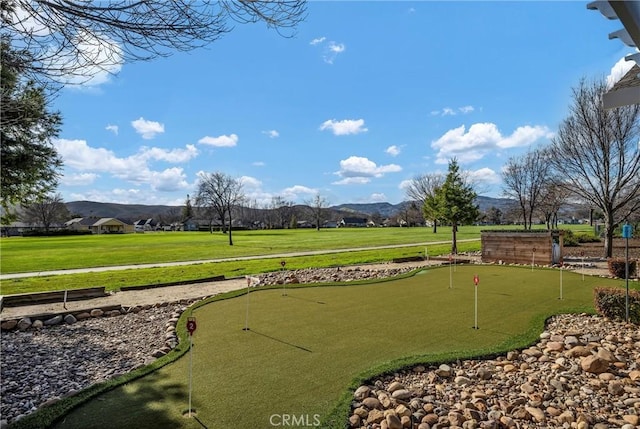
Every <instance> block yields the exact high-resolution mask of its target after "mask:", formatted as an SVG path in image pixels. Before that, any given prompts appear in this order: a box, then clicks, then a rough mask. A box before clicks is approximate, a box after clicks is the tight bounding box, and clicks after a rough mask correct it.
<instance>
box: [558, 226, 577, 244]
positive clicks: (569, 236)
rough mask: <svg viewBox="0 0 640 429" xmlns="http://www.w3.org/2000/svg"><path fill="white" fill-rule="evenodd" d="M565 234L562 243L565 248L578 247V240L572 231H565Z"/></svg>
mask: <svg viewBox="0 0 640 429" xmlns="http://www.w3.org/2000/svg"><path fill="white" fill-rule="evenodd" d="M563 232H564V234H563V235H562V243H563V245H564V247H575V246H577V245H578V240H577V238H576V236H575V234H574V233H573V231H572V230H570V229H564V230H563Z"/></svg>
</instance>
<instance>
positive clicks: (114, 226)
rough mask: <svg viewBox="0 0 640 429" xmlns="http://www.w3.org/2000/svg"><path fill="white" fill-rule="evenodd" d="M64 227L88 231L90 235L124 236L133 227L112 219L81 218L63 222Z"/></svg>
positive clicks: (131, 230)
mask: <svg viewBox="0 0 640 429" xmlns="http://www.w3.org/2000/svg"><path fill="white" fill-rule="evenodd" d="M65 227H66V228H67V229H70V230H73V231H89V232H91V233H92V234H124V233H128V232H133V230H134V229H133V228H134V226H133V225H130V224H128V223H126V222H123V221H121V220H120V219H116V218H113V217H103V218H97V217H82V218H75V219H71V220H70V221H67V222H65Z"/></svg>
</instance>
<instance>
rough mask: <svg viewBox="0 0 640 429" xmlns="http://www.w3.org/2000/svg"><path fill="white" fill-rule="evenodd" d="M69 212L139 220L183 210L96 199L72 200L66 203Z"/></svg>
mask: <svg viewBox="0 0 640 429" xmlns="http://www.w3.org/2000/svg"><path fill="white" fill-rule="evenodd" d="M66 206H67V209H69V212H71V214H74V215H79V216H80V217H89V216H96V217H116V218H119V219H123V220H125V219H126V220H133V221H135V220H138V219H148V218H151V217H157V216H159V215H163V214H167V213H169V212H171V211H175V210H178V211H180V210H181V207H176V206H161V205H157V206H147V205H143V204H116V203H98V202H95V201H72V202H69V203H66Z"/></svg>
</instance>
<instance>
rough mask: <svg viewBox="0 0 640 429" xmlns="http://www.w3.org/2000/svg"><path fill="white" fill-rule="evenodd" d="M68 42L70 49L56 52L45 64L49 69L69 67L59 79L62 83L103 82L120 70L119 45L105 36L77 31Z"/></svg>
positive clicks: (122, 61) (77, 84)
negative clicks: (71, 71)
mask: <svg viewBox="0 0 640 429" xmlns="http://www.w3.org/2000/svg"><path fill="white" fill-rule="evenodd" d="M72 45H73V47H74V48H72V49H69V48H64V49H62V50H61V51H56V52H55V54H54V55H52V56H51V57H50V58H51V60H50V61H49V63H48V64H46V65H45V67H48V68H49V69H52V70H55V69H56V68H57V69H64V68H69V69H70V70H73V73H68V74H67V75H66V76H64V77H63V78H62V79H60V80H62V81H63V82H64V83H65V84H66V85H76V86H81V87H95V86H98V85H102V84H103V83H107V82H108V81H109V80H110V78H111V76H113V75H115V74H118V73H119V72H120V70H121V69H122V65H123V64H124V59H123V54H122V48H121V47H120V45H118V43H116V42H115V41H113V40H111V39H109V38H108V37H106V36H102V35H99V34H97V33H94V32H88V31H83V30H80V31H78V32H77V33H76V34H75V36H74V37H73V41H72ZM52 49H55V48H52Z"/></svg>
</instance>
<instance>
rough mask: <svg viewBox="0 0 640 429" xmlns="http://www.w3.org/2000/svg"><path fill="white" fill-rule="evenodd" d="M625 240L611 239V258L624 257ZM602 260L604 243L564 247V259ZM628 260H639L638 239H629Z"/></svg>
mask: <svg viewBox="0 0 640 429" xmlns="http://www.w3.org/2000/svg"><path fill="white" fill-rule="evenodd" d="M625 246H626V240H625V239H623V238H614V239H613V257H614V258H624V257H625ZM583 252H584V257H585V258H604V241H601V242H600V243H582V244H580V245H578V246H576V247H566V246H565V247H564V251H563V253H564V257H572V258H580V257H581V256H583V254H582V253H583ZM629 258H630V259H638V258H640V238H630V239H629Z"/></svg>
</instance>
